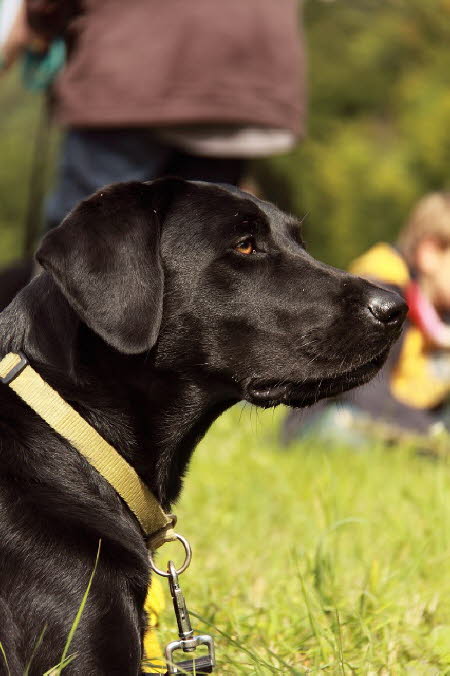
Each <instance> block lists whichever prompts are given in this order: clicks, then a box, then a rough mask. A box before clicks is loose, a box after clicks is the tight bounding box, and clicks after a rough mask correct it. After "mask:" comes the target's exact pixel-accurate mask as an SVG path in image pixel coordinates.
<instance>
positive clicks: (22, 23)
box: [0, 3, 47, 72]
mask: <svg viewBox="0 0 450 676" xmlns="http://www.w3.org/2000/svg"><path fill="white" fill-rule="evenodd" d="M27 47H29V48H31V49H33V50H35V51H43V52H44V51H45V50H46V48H47V45H46V43H45V41H44V40H43V39H42V38H39V37H38V36H36V34H35V33H33V31H32V30H31V29H30V27H29V26H28V22H27V16H26V9H25V3H22V4H21V6H20V8H19V10H18V12H17V15H16V18H15V19H14V22H13V24H12V26H11V30H10V32H9V35H8V37H7V38H6V40H5V42H4V43H3V46H2V47H1V48H0V72H1V71H6V70H8V68H10V67H11V66H12V65H13V63H14V62H15V61H16V59H17V58H18V57H20V55H21V54H22V52H23V51H24V50H25V48H27Z"/></svg>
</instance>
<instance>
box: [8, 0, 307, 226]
mask: <svg viewBox="0 0 450 676" xmlns="http://www.w3.org/2000/svg"><path fill="white" fill-rule="evenodd" d="M24 2H25V8H26V22H27V29H28V30H29V31H30V32H32V34H33V38H34V39H35V38H36V37H38V38H39V40H40V43H41V45H42V44H43V45H44V47H43V50H44V51H45V49H46V48H47V47H49V46H50V45H51V44H52V41H54V40H55V39H58V38H63V39H64V41H65V43H66V47H67V61H66V64H65V66H64V68H63V69H62V70H61V72H60V73H59V75H58V76H57V78H56V80H55V82H54V84H53V86H52V90H51V108H52V113H53V116H54V118H55V119H56V121H57V122H59V123H60V124H61V125H62V126H63V128H64V136H63V140H62V145H61V150H60V157H59V163H58V173H57V179H56V187H55V190H54V192H53V194H52V195H51V197H50V199H49V200H48V202H47V209H46V227H47V228H50V227H53V226H55V225H57V224H58V223H59V222H60V221H61V220H62V218H63V217H64V216H65V215H66V213H67V212H68V211H70V209H72V208H73V206H74V205H75V204H76V203H77V202H78V201H79V200H81V199H83V198H84V197H86V196H87V195H89V194H91V193H92V192H94V191H95V190H97V189H98V188H100V187H102V186H103V185H106V184H108V183H112V182H115V181H127V180H140V181H143V180H151V179H154V178H157V177H158V176H162V175H167V174H172V175H178V176H181V177H184V178H187V179H200V180H206V181H212V182H226V183H232V184H238V183H239V182H240V180H241V179H242V177H243V174H244V171H245V167H246V160H247V159H248V158H254V157H260V156H268V155H272V154H277V153H282V152H287V151H289V150H290V149H291V148H292V147H293V146H294V145H295V143H296V141H297V139H298V138H299V137H300V136H301V135H302V134H303V133H304V124H305V93H304V92H305V85H304V80H305V74H304V70H305V68H304V50H303V39H302V31H301V28H300V18H299V15H298V3H297V0H283V1H282V2H279V0H245V2H242V0H227V2H219V0H195V1H193V2H187V1H186V0H165V2H160V0H133V2H132V3H126V2H123V0H83V1H81V0H60V1H59V2H53V1H52V0H24ZM24 16H25V13H24ZM24 32H25V31H23V30H22V34H23V33H24ZM15 48H16V51H17V45H16V47H15ZM41 48H42V47H41Z"/></svg>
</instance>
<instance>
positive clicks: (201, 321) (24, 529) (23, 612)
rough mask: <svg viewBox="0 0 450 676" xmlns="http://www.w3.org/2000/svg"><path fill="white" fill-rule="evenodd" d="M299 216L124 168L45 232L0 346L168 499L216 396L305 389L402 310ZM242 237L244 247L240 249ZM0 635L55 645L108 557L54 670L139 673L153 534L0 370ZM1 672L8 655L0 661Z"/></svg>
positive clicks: (369, 344)
mask: <svg viewBox="0 0 450 676" xmlns="http://www.w3.org/2000/svg"><path fill="white" fill-rule="evenodd" d="M298 230H299V228H298V223H297V222H296V221H295V220H294V219H292V218H290V217H288V216H286V215H285V214H283V213H282V212H280V211H279V210H278V209H276V208H275V207H274V206H272V205H270V204H268V203H265V202H261V201H259V200H257V199H255V198H253V197H250V196H249V195H246V194H244V193H241V192H239V191H236V190H232V189H228V188H226V187H218V186H214V185H212V184H202V183H190V182H185V181H181V180H178V179H164V180H161V181H156V182H154V183H152V184H141V183H125V184H119V185H115V186H111V187H108V188H105V189H104V190H101V191H100V192H98V193H96V194H95V195H94V196H92V197H91V198H89V199H88V200H86V201H84V202H82V203H81V204H80V205H79V206H78V207H77V208H76V209H75V210H74V211H73V212H72V213H71V214H70V215H69V216H68V217H67V218H66V219H65V221H64V222H63V223H62V225H61V226H60V227H59V228H57V229H56V230H54V231H52V232H51V233H49V234H48V235H47V236H46V238H45V239H44V241H43V244H42V246H41V248H40V250H39V251H38V255H37V258H38V260H39V262H40V263H41V265H42V266H43V267H44V268H45V272H43V273H42V274H41V275H40V276H38V277H37V278H35V279H34V280H33V281H32V282H31V283H30V284H29V285H28V286H27V287H26V288H25V289H24V290H23V291H22V292H21V293H20V294H19V295H18V296H17V297H16V298H15V300H14V301H13V302H12V303H11V305H10V306H9V307H8V308H7V309H6V310H5V311H4V312H3V313H2V314H1V315H0V353H1V354H5V353H7V352H8V351H10V350H22V351H24V352H25V353H26V355H27V356H28V358H29V360H30V361H31V363H32V365H33V366H34V367H35V368H36V369H37V370H38V371H39V372H40V373H41V374H42V375H43V376H44V378H45V379H46V380H47V381H48V382H49V383H50V384H51V385H52V386H54V387H55V388H56V389H57V390H58V391H59V392H60V393H61V395H62V396H63V397H64V398H65V399H66V400H67V401H68V402H69V403H70V404H71V405H73V406H74V407H75V408H76V409H77V410H78V411H80V413H81V414H82V415H83V416H84V418H85V419H86V420H87V421H89V423H91V424H92V425H93V426H94V427H95V428H96V429H97V430H98V431H99V432H100V433H101V434H102V435H103V436H104V437H105V439H107V440H108V441H109V442H110V443H111V444H113V445H114V446H115V447H116V449H117V450H118V451H119V452H120V453H122V454H123V455H124V457H125V458H126V459H127V460H128V461H129V462H130V463H131V464H132V465H134V466H135V468H136V469H137V471H138V472H139V474H140V475H141V477H142V478H143V479H144V481H145V482H146V483H147V485H148V486H149V487H150V488H151V490H152V491H153V492H154V493H155V495H156V496H157V497H158V498H159V500H160V501H161V502H162V504H163V505H164V507H165V508H166V509H169V508H170V507H171V505H172V503H173V502H174V501H175V500H176V498H177V496H178V494H179V492H180V488H181V482H182V477H183V474H184V473H185V470H186V466H187V463H188V461H189V458H190V456H191V453H192V451H193V449H194V447H195V445H196V444H197V442H198V441H199V439H200V438H201V437H202V436H203V435H204V434H205V432H206V430H207V429H208V427H209V426H210V424H211V423H212V422H213V420H214V419H215V418H217V416H218V415H220V414H221V413H222V412H223V411H224V410H225V409H226V408H228V407H229V406H231V405H232V404H234V403H235V402H237V401H239V400H241V399H245V400H247V401H250V402H252V403H255V404H257V405H260V406H275V405H277V404H278V403H281V402H283V403H287V404H289V405H293V406H305V405H308V404H311V403H313V402H314V401H316V400H317V399H318V398H320V397H326V396H330V395H333V394H336V393H338V392H341V391H343V390H345V389H348V388H350V387H353V386H355V385H357V384H360V383H363V382H366V381H367V380H369V379H370V378H371V377H372V376H373V375H374V374H375V373H376V371H377V370H378V369H379V367H380V366H381V364H382V362H383V360H384V358H385V356H386V354H387V351H388V349H389V347H390V345H391V343H392V342H393V341H394V340H395V338H396V337H397V336H398V335H399V331H400V328H401V325H402V323H403V319H404V316H405V306H404V304H403V301H402V300H401V299H400V297H399V296H397V295H396V294H393V293H390V292H388V291H384V290H381V289H379V288H377V287H374V286H373V285H371V284H369V283H368V282H366V281H363V280H361V279H359V278H356V277H352V276H351V275H348V274H346V273H344V272H341V271H339V270H335V269H333V268H330V267H328V266H326V265H324V264H322V263H319V262H318V261H316V260H314V259H313V258H312V257H311V256H310V255H309V254H308V253H306V251H305V250H304V248H303V246H302V243H301V241H300V239H299V232H298ZM250 236H251V237H253V238H254V241H255V245H256V246H255V252H254V253H252V254H249V255H246V254H243V253H240V252H238V251H236V249H235V247H236V245H237V244H238V243H239V242H240V241H241V240H242V239H243V238H245V237H250ZM0 528H1V539H0V621H1V625H0V640H1V642H2V644H3V647H4V650H5V652H6V654H7V656H8V657H9V663H10V670H11V674H12V676H16V675H19V674H22V672H23V669H24V666H25V665H26V664H27V662H28V660H29V659H30V657H31V653H32V651H33V647H34V645H35V643H36V641H37V639H38V637H39V635H40V633H41V632H42V630H43V629H44V627H46V630H45V634H44V638H43V640H42V643H41V646H40V647H39V649H38V650H37V651H36V653H35V655H34V659H33V665H32V668H31V670H30V674H31V675H33V676H34V675H36V676H38V675H39V676H41V674H42V673H43V672H44V671H45V670H47V669H49V668H50V667H51V666H53V665H54V664H56V663H57V662H58V660H59V658H60V656H61V652H62V648H63V645H64V642H65V639H66V637H67V634H68V631H69V627H70V625H71V623H72V621H73V619H74V616H75V613H76V610H77V608H78V606H79V604H80V601H81V598H82V595H83V593H84V591H85V589H86V585H87V582H88V578H89V575H90V573H91V571H92V567H93V564H94V559H95V554H96V551H97V546H98V542H99V539H101V541H102V549H101V557H100V563H99V567H98V570H97V574H96V576H95V579H94V583H93V586H92V590H91V594H90V596H89V600H88V604H87V607H86V610H85V613H84V615H83V619H82V622H81V626H80V628H79V629H78V631H77V633H76V635H75V638H74V642H73V644H72V646H71V652H77V654H78V655H77V658H76V660H75V661H74V662H73V664H72V665H71V666H69V667H68V668H67V669H66V670H65V672H64V673H66V674H67V675H68V676H69V675H70V674H82V675H83V676H88V675H90V674H92V675H94V674H95V675H97V676H98V675H102V674H104V675H105V676H106V675H108V676H111V675H112V674H117V675H119V674H120V676H128V675H130V676H136V674H137V673H138V671H139V663H140V659H141V634H142V630H143V619H144V618H143V601H144V597H145V593H146V589H147V583H148V575H149V569H148V562H147V554H146V549H145V545H144V540H143V538H142V535H141V532H140V529H139V526H138V524H137V522H136V520H135V518H134V517H133V516H132V514H131V513H130V512H129V510H128V509H127V507H126V506H124V504H122V502H121V500H120V499H119V497H118V496H117V494H116V493H115V492H114V490H113V489H112V488H111V487H110V486H109V485H108V484H107V483H106V482H105V481H104V480H103V479H102V478H101V477H100V476H99V475H98V474H97V473H96V471H95V470H93V469H92V468H91V467H90V466H89V465H88V463H87V462H86V461H85V460H84V459H83V458H82V457H81V456H80V455H79V454H78V453H77V451H75V450H74V449H73V448H72V447H71V446H70V445H69V444H68V443H67V442H66V441H65V440H64V439H62V438H60V437H59V436H58V435H57V434H55V433H54V432H53V431H52V430H51V429H50V428H49V427H48V426H47V425H46V423H44V422H43V421H42V420H41V419H39V418H38V417H37V416H36V415H35V414H34V412H32V411H31V410H30V409H29V408H28V407H27V406H26V405H25V404H24V403H22V402H21V400H20V399H19V398H18V397H17V396H16V395H15V394H14V393H13V392H12V391H11V390H10V389H9V388H7V387H6V386H4V385H0ZM0 673H1V674H4V673H6V669H5V668H4V667H0Z"/></svg>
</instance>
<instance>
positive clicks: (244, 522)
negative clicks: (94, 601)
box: [159, 408, 450, 676]
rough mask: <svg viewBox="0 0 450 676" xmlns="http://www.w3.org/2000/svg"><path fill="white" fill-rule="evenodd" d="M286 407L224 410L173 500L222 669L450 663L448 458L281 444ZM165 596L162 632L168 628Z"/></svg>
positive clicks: (373, 670) (202, 624)
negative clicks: (189, 547)
mask: <svg viewBox="0 0 450 676" xmlns="http://www.w3.org/2000/svg"><path fill="white" fill-rule="evenodd" d="M283 415H284V413H283V411H277V412H276V413H275V414H274V413H273V412H272V411H270V412H260V411H256V410H254V409H250V408H244V409H239V408H236V409H234V410H232V411H230V412H229V413H228V414H226V415H224V416H223V417H222V418H221V419H219V420H218V421H217V422H216V424H215V425H214V427H213V429H212V430H211V431H210V433H209V434H208V435H207V436H206V438H205V440H204V441H203V442H202V443H201V445H200V447H199V448H198V449H197V451H196V453H195V456H194V460H193V462H192V466H191V470H190V472H189V476H188V477H187V479H186V482H185V490H184V493H183V497H182V499H181V501H180V504H179V505H178V506H177V509H176V510H175V511H176V513H177V514H178V517H179V523H178V530H179V532H181V533H182V534H183V535H185V536H186V537H187V538H188V539H189V540H190V541H191V544H192V546H193V549H194V558H193V562H192V565H191V567H190V569H189V570H188V572H187V573H185V574H184V575H183V576H181V578H180V581H181V584H182V587H183V589H184V592H185V595H186V600H187V604H188V607H189V608H190V609H191V610H192V611H194V612H195V614H196V615H197V616H198V618H201V619H198V618H197V619H196V618H193V619H194V625H195V627H196V629H197V631H202V632H204V631H209V632H210V633H212V634H213V635H214V636H215V639H216V649H217V656H218V661H219V670H218V671H219V673H220V674H271V673H278V674H304V673H311V674H315V673H322V672H324V673H328V674H339V675H342V674H353V673H355V674H373V675H375V674H381V675H385V676H386V675H387V674H389V675H395V674H409V675H411V674H417V675H419V674H420V675H423V674H430V675H431V674H447V673H448V674H450V572H449V570H448V569H449V564H450V468H449V466H448V464H447V463H446V462H445V461H444V460H441V461H439V462H436V461H433V460H430V459H425V458H420V457H416V456H414V455H413V454H412V453H411V452H408V451H407V450H406V449H400V448H396V449H391V450H383V449H382V448H378V449H377V448H374V449H373V450H372V451H371V452H366V453H359V452H357V451H354V450H350V449H345V448H340V449H339V448H326V449H324V448H320V447H319V446H316V447H313V446H312V445H311V443H309V444H305V445H302V444H300V443H299V444H297V445H295V446H292V447H291V448H290V449H289V450H288V451H282V450H280V448H279V446H278V443H277V439H276V434H277V430H278V428H279V423H280V420H281V418H282V416H283ZM172 547H174V549H171V548H172ZM170 552H172V554H171V556H172V557H174V556H177V554H176V552H178V550H177V549H176V548H175V546H172V545H170V546H166V548H165V549H163V550H161V553H160V555H159V563H160V565H165V562H166V560H167V558H169V555H170ZM167 605H168V608H167V609H166V611H165V613H164V615H163V617H162V618H161V624H162V630H161V638H162V639H163V641H164V640H166V641H168V640H172V639H173V638H175V635H176V626H175V623H174V618H173V614H172V609H171V603H170V596H169V594H167Z"/></svg>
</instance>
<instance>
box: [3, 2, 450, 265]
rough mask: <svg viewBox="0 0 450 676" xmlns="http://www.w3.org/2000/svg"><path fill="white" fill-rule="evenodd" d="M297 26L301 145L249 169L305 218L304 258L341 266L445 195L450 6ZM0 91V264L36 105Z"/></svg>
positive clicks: (333, 14) (12, 89)
mask: <svg viewBox="0 0 450 676" xmlns="http://www.w3.org/2000/svg"><path fill="white" fill-rule="evenodd" d="M304 18H305V26H306V36H307V42H308V60H309V90H310V91H309V96H310V104H309V130H308V137H307V139H306V140H305V141H304V142H303V143H301V144H300V146H299V148H298V149H297V150H296V151H295V152H294V153H292V154H290V155H288V156H283V157H278V158H274V159H271V160H268V161H264V162H258V163H255V171H256V174H257V176H258V179H259V182H260V183H261V185H262V187H263V190H264V193H265V194H266V195H267V197H268V198H269V199H273V200H274V201H276V202H277V203H278V204H279V205H280V206H281V207H283V208H285V209H287V210H289V211H292V212H294V213H295V214H297V215H298V216H300V217H303V216H305V215H306V218H305V221H304V231H305V237H306V241H307V242H308V246H309V248H310V250H311V251H312V252H313V253H314V254H315V255H317V256H319V257H322V258H324V259H325V260H327V261H329V262H331V263H334V264H336V265H341V266H343V265H346V264H347V263H348V262H349V260H350V259H351V258H352V257H354V256H355V255H357V254H358V253H360V252H361V251H363V250H364V249H365V248H366V247H367V246H369V245H370V244H371V243H372V242H375V241H377V240H379V239H387V240H393V239H395V236H396V233H397V231H398V229H399V228H400V227H401V225H402V223H403V222H404V220H405V218H406V217H407V215H408V212H409V210H410V208H411V206H412V205H413V203H414V202H415V200H416V199H417V198H418V197H419V196H420V195H422V194H423V193H424V192H426V191H428V190H432V189H443V188H446V187H448V184H449V178H450V131H449V130H450V86H449V73H450V0H305V1H304ZM0 85H1V86H0V110H1V113H0V158H1V163H0V264H1V263H2V262H3V263H4V262H6V261H7V260H10V259H12V258H14V257H16V256H18V255H19V253H20V251H21V246H22V242H23V233H22V230H23V223H24V218H25V210H26V205H27V200H28V191H29V177H30V168H31V157H32V148H33V144H34V142H35V137H36V128H37V125H38V118H39V105H40V97H39V96H37V95H32V94H27V93H25V92H23V90H22V89H21V88H20V86H19V84H18V77H17V74H16V73H11V74H8V76H7V77H6V78H5V77H4V78H2V80H1V83H0ZM49 165H51V162H50V163H49ZM39 217H40V216H39V214H38V213H37V214H36V218H37V219H38V218H39Z"/></svg>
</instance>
